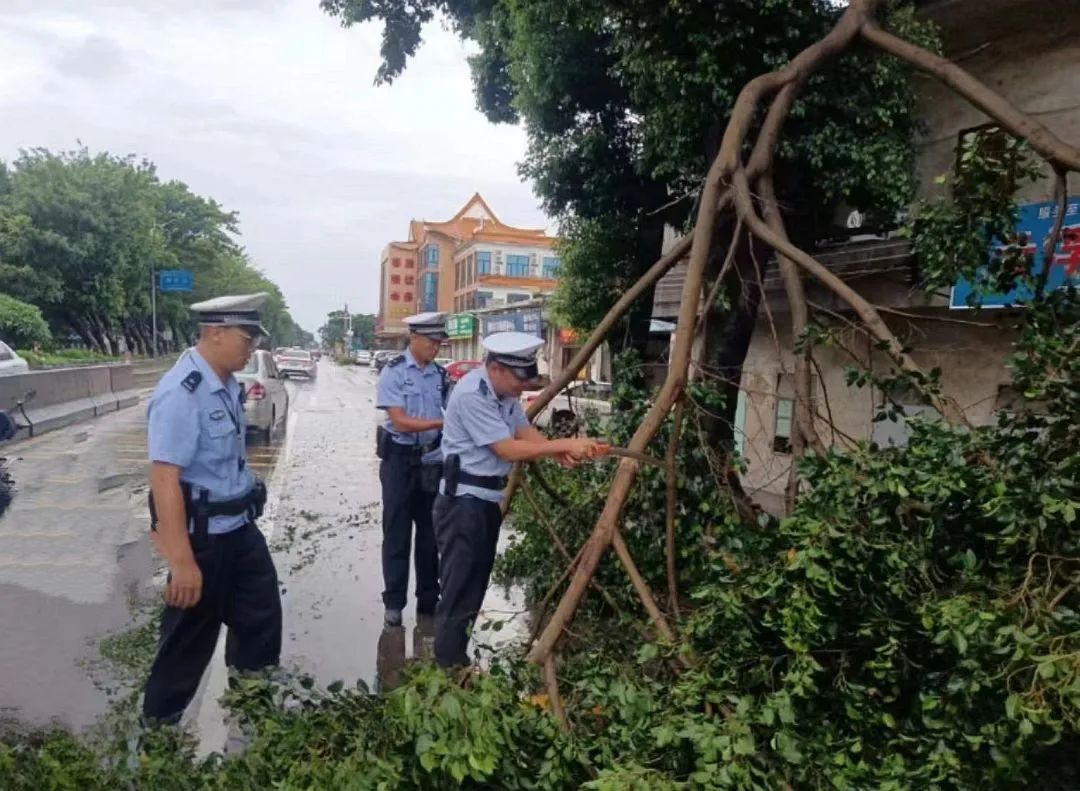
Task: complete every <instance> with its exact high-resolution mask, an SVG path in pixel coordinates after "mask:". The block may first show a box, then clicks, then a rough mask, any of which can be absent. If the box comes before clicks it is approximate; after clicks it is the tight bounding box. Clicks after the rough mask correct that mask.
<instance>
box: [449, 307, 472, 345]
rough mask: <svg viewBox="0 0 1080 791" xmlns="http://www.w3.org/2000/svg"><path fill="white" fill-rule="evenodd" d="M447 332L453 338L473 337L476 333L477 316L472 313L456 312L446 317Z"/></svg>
mask: <svg viewBox="0 0 1080 791" xmlns="http://www.w3.org/2000/svg"><path fill="white" fill-rule="evenodd" d="M446 333H447V335H449V336H450V338H451V340H459V339H462V338H472V337H473V335H475V334H476V316H474V315H473V314H471V313H455V314H454V315H452V316H450V317H448V318H447V319H446Z"/></svg>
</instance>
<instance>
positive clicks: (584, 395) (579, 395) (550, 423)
mask: <svg viewBox="0 0 1080 791" xmlns="http://www.w3.org/2000/svg"><path fill="white" fill-rule="evenodd" d="M611 394H612V388H611V384H610V383H609V382H589V381H586V382H572V383H571V384H569V385H567V387H566V389H565V390H563V391H562V392H561V393H559V394H558V395H557V396H555V397H554V398H553V399H551V403H550V404H548V405H547V406H546V407H544V411H543V412H541V413H540V414H539V415H537V416H536V420H534V421H533V425H536V426H538V427H540V428H550V429H552V430H553V431H554V432H555V433H556V434H559V435H561V436H569V435H571V434H576V433H577V431H578V430H579V429H580V428H581V427H582V425H583V424H584V423H585V418H586V417H587V416H596V417H599V418H600V423H601V425H603V424H604V423H606V422H607V419H608V417H610V416H611ZM538 395H539V392H535V393H528V394H526V395H525V406H526V407H527V406H528V405H529V403H530V402H531V401H532V400H534V399H535V398H536V397H537V396H538Z"/></svg>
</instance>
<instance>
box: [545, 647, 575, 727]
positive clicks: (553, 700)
mask: <svg viewBox="0 0 1080 791" xmlns="http://www.w3.org/2000/svg"><path fill="white" fill-rule="evenodd" d="M544 680H545V681H546V682H547V695H548V703H549V704H550V705H551V713H552V714H553V715H555V719H556V720H557V721H558V723H559V727H560V728H562V729H563V730H564V731H566V732H567V733H569V732H570V720H569V719H567V717H566V709H564V708H563V703H562V698H561V697H559V679H558V677H557V676H556V675H555V657H553V656H549V657H548V658H547V659H545V660H544Z"/></svg>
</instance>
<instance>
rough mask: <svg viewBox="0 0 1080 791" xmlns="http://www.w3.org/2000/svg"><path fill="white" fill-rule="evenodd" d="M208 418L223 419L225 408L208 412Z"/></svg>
mask: <svg viewBox="0 0 1080 791" xmlns="http://www.w3.org/2000/svg"><path fill="white" fill-rule="evenodd" d="M210 419H211V420H224V419H225V410H224V409H215V410H214V411H213V412H211V413H210Z"/></svg>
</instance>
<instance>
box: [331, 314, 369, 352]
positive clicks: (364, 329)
mask: <svg viewBox="0 0 1080 791" xmlns="http://www.w3.org/2000/svg"><path fill="white" fill-rule="evenodd" d="M345 319H346V316H345V312H344V311H341V310H332V311H330V313H328V314H327V316H326V323H325V324H323V325H322V326H321V327H319V337H320V338H321V339H322V343H323V345H324V346H326V347H329V348H333V347H334V346H336V345H337V344H339V343H341V344H344V343H345V330H346V329H348V326H347V323H346V320H345ZM352 331H353V339H352V345H353V347H354V348H356V349H370V348H371V347H372V345H373V344H374V341H375V315H374V314H373V313H354V314H353V315H352Z"/></svg>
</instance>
